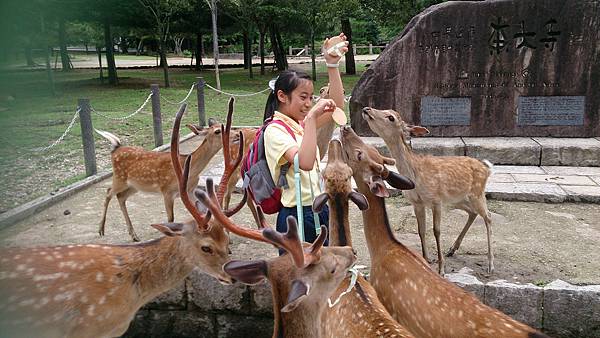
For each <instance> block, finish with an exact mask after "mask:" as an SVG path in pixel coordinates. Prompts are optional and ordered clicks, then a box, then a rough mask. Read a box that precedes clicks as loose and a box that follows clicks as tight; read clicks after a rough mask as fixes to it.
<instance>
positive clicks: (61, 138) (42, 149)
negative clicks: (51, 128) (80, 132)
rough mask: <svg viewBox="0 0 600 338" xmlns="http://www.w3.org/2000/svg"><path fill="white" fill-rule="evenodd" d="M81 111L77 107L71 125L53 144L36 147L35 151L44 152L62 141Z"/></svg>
mask: <svg viewBox="0 0 600 338" xmlns="http://www.w3.org/2000/svg"><path fill="white" fill-rule="evenodd" d="M80 111H81V108H80V107H77V111H76V112H75V114H74V115H73V118H72V119H71V122H70V123H69V126H68V127H67V129H66V130H65V132H64V133H63V134H62V135H61V136H60V137H59V138H58V139H57V140H56V141H54V142H52V144H51V145H49V146H47V147H40V148H34V149H33V150H34V151H39V152H44V151H46V150H49V149H50V148H53V147H54V146H56V145H57V144H59V143H60V142H62V140H64V138H65V137H66V136H67V134H68V133H69V132H70V131H71V128H73V125H74V124H75V121H76V120H77V118H78V117H79V112H80Z"/></svg>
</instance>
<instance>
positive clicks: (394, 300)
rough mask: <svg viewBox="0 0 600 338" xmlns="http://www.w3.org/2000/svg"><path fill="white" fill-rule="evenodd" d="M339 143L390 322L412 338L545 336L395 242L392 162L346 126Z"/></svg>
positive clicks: (375, 283) (373, 273)
mask: <svg viewBox="0 0 600 338" xmlns="http://www.w3.org/2000/svg"><path fill="white" fill-rule="evenodd" d="M341 140H342V143H343V147H344V152H345V153H346V154H347V158H348V162H347V163H348V165H349V166H350V167H351V168H352V171H353V173H354V174H353V177H354V180H355V181H356V185H357V187H358V191H359V192H361V193H362V194H364V195H365V197H366V198H367V201H368V203H369V208H368V209H366V210H364V211H363V223H364V232H365V237H366V240H367V246H368V248H369V254H370V256H371V272H370V281H371V283H372V285H373V288H374V289H375V290H376V291H377V295H378V296H379V299H380V300H381V302H382V303H383V304H384V305H385V307H386V308H387V309H388V311H389V312H390V314H391V315H392V316H393V317H394V319H396V320H397V321H398V322H399V323H400V324H401V325H402V326H404V327H405V328H407V329H408V330H409V331H410V332H412V333H413V334H414V335H415V336H417V337H449V338H453V337H457V338H458V337H494V336H496V337H503V338H504V337H514V338H526V337H527V338H533V337H536V338H543V337H547V336H546V335H544V334H542V333H540V332H538V331H536V330H534V329H533V328H531V327H529V326H527V325H525V324H523V323H521V322H518V321H516V320H514V319H512V318H510V317H509V316H507V315H505V314H503V313H502V312H500V311H498V310H495V309H493V308H491V307H488V306H487V305H485V304H483V303H481V301H479V300H478V299H477V298H476V297H475V296H473V295H472V294H470V293H467V292H466V291H464V290H462V289H461V288H459V287H458V286H456V285H454V284H452V283H451V282H449V281H447V280H446V279H444V278H443V277H441V276H440V275H439V274H438V273H436V272H434V271H432V270H431V268H430V266H429V264H428V263H427V261H425V259H424V258H423V257H421V256H419V255H417V254H415V253H414V252H413V251H411V250H410V249H408V248H407V247H406V246H404V245H403V244H402V243H401V242H399V241H398V240H397V239H396V237H395V236H394V233H393V231H392V228H391V227H390V224H389V220H388V216H387V212H386V208H385V200H384V198H386V197H388V196H389V192H388V190H387V187H386V186H385V183H384V180H386V181H387V182H388V183H390V180H389V177H390V173H391V172H390V171H389V170H388V169H387V168H386V167H385V165H393V163H394V159H391V158H387V157H384V156H381V155H380V154H379V152H378V151H377V150H376V149H375V148H374V147H373V146H370V145H366V144H365V143H364V142H363V141H362V140H361V139H360V137H358V135H356V134H355V133H354V131H353V130H352V129H351V128H350V127H348V126H344V127H342V132H341ZM415 184H417V182H415ZM392 186H395V184H392Z"/></svg>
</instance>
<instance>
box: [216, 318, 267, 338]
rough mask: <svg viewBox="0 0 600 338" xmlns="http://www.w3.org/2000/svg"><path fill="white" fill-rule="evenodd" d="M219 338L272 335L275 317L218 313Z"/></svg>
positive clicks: (246, 337)
mask: <svg viewBox="0 0 600 338" xmlns="http://www.w3.org/2000/svg"><path fill="white" fill-rule="evenodd" d="M216 325H217V330H218V334H217V336H216V337H218V338H248V337H271V336H272V335H273V325H274V323H273V318H271V317H249V316H237V315H233V314H220V315H217V323H216Z"/></svg>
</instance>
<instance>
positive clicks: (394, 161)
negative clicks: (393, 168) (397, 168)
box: [382, 156, 396, 165]
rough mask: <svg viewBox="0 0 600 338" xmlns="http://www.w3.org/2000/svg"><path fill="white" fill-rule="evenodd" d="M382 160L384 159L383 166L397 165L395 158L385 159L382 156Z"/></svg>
mask: <svg viewBox="0 0 600 338" xmlns="http://www.w3.org/2000/svg"><path fill="white" fill-rule="evenodd" d="M382 158H383V164H387V165H396V160H394V159H393V158H390V157H385V156H382Z"/></svg>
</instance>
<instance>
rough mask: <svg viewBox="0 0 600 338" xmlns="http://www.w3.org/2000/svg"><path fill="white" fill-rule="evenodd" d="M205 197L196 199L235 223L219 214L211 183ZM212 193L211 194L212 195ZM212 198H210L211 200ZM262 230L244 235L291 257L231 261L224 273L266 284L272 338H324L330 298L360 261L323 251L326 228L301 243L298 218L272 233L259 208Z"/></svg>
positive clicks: (341, 250)
mask: <svg viewBox="0 0 600 338" xmlns="http://www.w3.org/2000/svg"><path fill="white" fill-rule="evenodd" d="M206 188H207V192H204V191H200V190H197V191H196V196H197V197H198V199H199V200H200V201H201V202H202V203H203V204H204V205H206V206H208V209H209V210H210V211H211V213H212V215H213V217H214V218H215V219H216V220H218V221H219V222H221V223H223V224H229V223H232V221H231V220H230V219H229V218H228V217H227V216H226V215H225V214H224V213H223V212H222V211H221V208H220V207H219V205H218V201H217V198H216V197H215V196H214V192H213V188H212V180H210V179H209V180H207V183H206ZM211 192H212V193H211ZM211 194H212V196H211ZM258 215H259V217H260V223H261V224H260V226H259V227H260V228H262V230H258V229H248V228H246V229H245V230H246V231H248V232H251V233H253V234H254V236H260V237H263V238H266V239H268V240H269V241H270V242H271V243H272V244H274V245H275V246H277V247H279V248H281V249H284V250H285V251H286V252H287V254H284V255H283V256H279V257H277V258H272V259H269V260H253V261H235V260H234V261H230V262H229V263H227V264H225V266H224V267H223V269H224V270H225V272H227V273H228V274H229V275H231V276H232V277H233V278H235V279H236V280H239V281H241V282H242V283H245V284H250V285H252V284H257V283H259V282H261V281H263V280H264V279H268V280H269V282H270V283H271V287H272V290H273V313H274V316H275V318H274V319H275V321H274V322H275V327H274V331H273V338H278V337H295V338H296V337H298V338H302V337H311V338H319V337H323V334H322V332H321V327H320V320H321V315H322V313H323V311H324V310H325V308H326V306H327V302H326V299H327V297H328V296H329V295H330V294H331V293H332V292H333V291H334V290H335V289H336V288H337V287H338V285H339V284H340V283H341V282H342V280H343V279H344V277H345V276H346V274H347V272H348V269H349V268H350V267H351V266H352V265H353V264H354V262H355V260H356V256H355V255H354V253H353V250H352V248H350V247H323V243H324V242H325V238H326V237H327V228H325V227H324V226H322V227H321V234H320V235H319V237H318V238H317V239H316V240H315V241H314V243H313V244H310V245H309V244H308V243H304V244H301V242H300V237H299V235H298V225H297V222H296V219H295V218H294V217H292V216H290V217H288V219H287V225H288V230H287V232H286V233H285V234H281V233H279V232H277V231H276V230H274V229H273V227H272V226H271V225H270V224H268V223H267V222H266V220H265V218H264V215H263V213H262V211H260V208H258Z"/></svg>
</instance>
